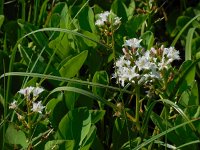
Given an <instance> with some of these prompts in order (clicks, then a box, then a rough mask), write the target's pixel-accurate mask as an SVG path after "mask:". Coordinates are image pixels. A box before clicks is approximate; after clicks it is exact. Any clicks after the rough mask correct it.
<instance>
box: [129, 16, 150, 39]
mask: <svg viewBox="0 0 200 150" xmlns="http://www.w3.org/2000/svg"><path fill="white" fill-rule="evenodd" d="M147 17H148V16H147V15H145V14H139V15H135V16H133V18H131V19H130V20H129V21H128V22H127V23H126V30H127V33H129V34H130V36H132V37H133V36H136V32H137V31H138V30H139V29H140V28H141V27H142V24H143V23H144V21H145V20H146V19H147Z"/></svg>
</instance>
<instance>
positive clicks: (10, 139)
mask: <svg viewBox="0 0 200 150" xmlns="http://www.w3.org/2000/svg"><path fill="white" fill-rule="evenodd" d="M5 138H6V143H9V144H20V145H21V146H22V147H23V148H26V147H27V146H28V143H27V142H26V140H27V139H26V135H25V134H24V132H23V131H21V130H17V129H15V127H14V126H13V125H12V124H10V125H9V126H8V128H7V130H6V135H5Z"/></svg>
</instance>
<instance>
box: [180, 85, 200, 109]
mask: <svg viewBox="0 0 200 150" xmlns="http://www.w3.org/2000/svg"><path fill="white" fill-rule="evenodd" d="M198 93H199V91H198V86H197V82H196V81H194V82H193V84H192V85H191V88H190V89H188V90H186V91H184V92H183V93H182V95H181V97H180V100H179V104H181V106H184V107H188V106H198V105H199V95H198Z"/></svg>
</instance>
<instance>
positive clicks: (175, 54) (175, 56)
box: [167, 47, 180, 61]
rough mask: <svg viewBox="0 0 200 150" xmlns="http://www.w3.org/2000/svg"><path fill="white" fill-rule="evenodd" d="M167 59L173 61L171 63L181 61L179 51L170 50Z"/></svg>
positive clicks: (172, 48)
mask: <svg viewBox="0 0 200 150" xmlns="http://www.w3.org/2000/svg"><path fill="white" fill-rule="evenodd" d="M167 58H169V59H171V61H173V60H179V59H180V56H179V51H177V50H175V49H174V47H170V48H168V53H167Z"/></svg>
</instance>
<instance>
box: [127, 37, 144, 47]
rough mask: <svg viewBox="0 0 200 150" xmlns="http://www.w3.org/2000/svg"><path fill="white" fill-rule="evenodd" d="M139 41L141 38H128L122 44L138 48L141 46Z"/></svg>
mask: <svg viewBox="0 0 200 150" xmlns="http://www.w3.org/2000/svg"><path fill="white" fill-rule="evenodd" d="M141 41H142V39H141V40H138V39H136V38H133V39H129V40H126V41H125V43H124V45H123V46H129V47H131V48H139V47H141V45H140V42H141Z"/></svg>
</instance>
